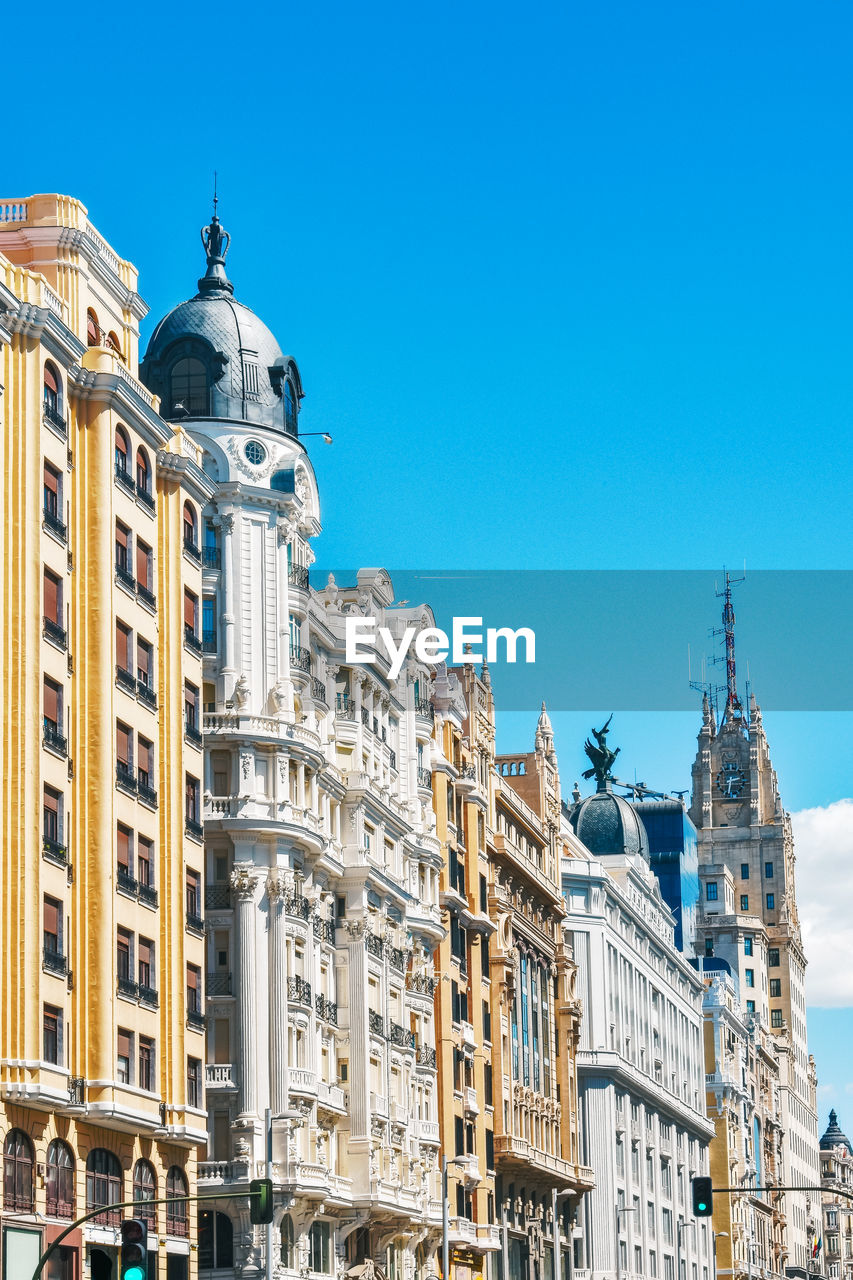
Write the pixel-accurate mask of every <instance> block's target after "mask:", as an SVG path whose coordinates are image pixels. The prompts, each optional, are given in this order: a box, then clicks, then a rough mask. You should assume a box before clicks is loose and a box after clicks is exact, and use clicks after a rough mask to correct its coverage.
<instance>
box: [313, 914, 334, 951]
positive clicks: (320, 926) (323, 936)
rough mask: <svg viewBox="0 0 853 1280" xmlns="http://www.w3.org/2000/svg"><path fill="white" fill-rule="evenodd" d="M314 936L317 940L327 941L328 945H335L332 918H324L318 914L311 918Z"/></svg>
mask: <svg viewBox="0 0 853 1280" xmlns="http://www.w3.org/2000/svg"><path fill="white" fill-rule="evenodd" d="M313 927H314V937H315V938H316V939H317V940H318V941H319V942H328V944H329V946H330V947H333V946H334V945H335V922H334V920H324V919H322V918H321V917H320V916H315V917H314V920H313Z"/></svg>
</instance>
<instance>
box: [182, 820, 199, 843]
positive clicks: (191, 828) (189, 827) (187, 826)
mask: <svg viewBox="0 0 853 1280" xmlns="http://www.w3.org/2000/svg"><path fill="white" fill-rule="evenodd" d="M184 830H185V831H186V833H187V835H188V836H192V838H193V839H194V840H203V839H204V827H203V826H202V825H201V823H200V822H196V820H195V818H190V817H186V818H184Z"/></svg>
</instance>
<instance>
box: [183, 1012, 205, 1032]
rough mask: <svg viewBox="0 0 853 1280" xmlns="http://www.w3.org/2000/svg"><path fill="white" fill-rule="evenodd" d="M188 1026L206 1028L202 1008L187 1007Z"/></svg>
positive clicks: (201, 1029) (198, 1028) (200, 1029)
mask: <svg viewBox="0 0 853 1280" xmlns="http://www.w3.org/2000/svg"><path fill="white" fill-rule="evenodd" d="M187 1026H188V1027H195V1028H196V1029H197V1030H198V1031H203V1030H204V1027H205V1017H204V1014H203V1013H202V1011H201V1009H187Z"/></svg>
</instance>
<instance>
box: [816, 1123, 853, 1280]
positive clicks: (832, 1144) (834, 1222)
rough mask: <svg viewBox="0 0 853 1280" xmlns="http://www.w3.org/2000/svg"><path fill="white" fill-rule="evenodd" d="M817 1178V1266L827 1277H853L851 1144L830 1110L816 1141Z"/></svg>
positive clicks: (848, 1279)
mask: <svg viewBox="0 0 853 1280" xmlns="http://www.w3.org/2000/svg"><path fill="white" fill-rule="evenodd" d="M820 1180H821V1185H822V1187H823V1194H822V1195H821V1200H822V1201H823V1235H822V1239H820V1238H819V1239H818V1243H817V1245H814V1246H813V1247H812V1253H814V1254H815V1255H816V1258H817V1265H818V1267H819V1269H820V1270H821V1272H822V1273H823V1274H824V1275H826V1276H829V1280H851V1277H853V1147H851V1145H850V1140H849V1138H848V1137H847V1135H846V1134H845V1133H844V1131H843V1130H842V1129H841V1128H840V1127H839V1124H838V1115H837V1114H836V1112H835V1111H834V1110H833V1111H830V1113H829V1124H828V1125H827V1127H826V1132H825V1133H824V1135H823V1137H822V1138H821V1140H820Z"/></svg>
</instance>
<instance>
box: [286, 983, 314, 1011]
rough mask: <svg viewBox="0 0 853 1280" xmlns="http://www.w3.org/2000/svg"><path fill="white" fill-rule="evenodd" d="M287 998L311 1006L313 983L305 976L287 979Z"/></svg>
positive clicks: (295, 1002)
mask: <svg viewBox="0 0 853 1280" xmlns="http://www.w3.org/2000/svg"><path fill="white" fill-rule="evenodd" d="M287 998H288V1000H292V1001H293V1003H294V1004H304V1005H308V1007H309V1008H310V1006H311V983H310V982H308V981H307V980H306V979H305V978H300V977H292V978H288V979H287Z"/></svg>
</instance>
